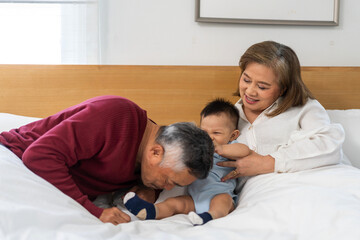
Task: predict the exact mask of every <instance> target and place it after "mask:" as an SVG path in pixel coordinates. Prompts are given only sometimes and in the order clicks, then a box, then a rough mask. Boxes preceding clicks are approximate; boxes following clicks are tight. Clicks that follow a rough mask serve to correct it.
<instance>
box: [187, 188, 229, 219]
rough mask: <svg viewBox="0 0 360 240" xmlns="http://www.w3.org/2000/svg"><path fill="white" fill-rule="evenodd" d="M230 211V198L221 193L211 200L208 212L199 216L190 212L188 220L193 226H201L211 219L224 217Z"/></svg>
mask: <svg viewBox="0 0 360 240" xmlns="http://www.w3.org/2000/svg"><path fill="white" fill-rule="evenodd" d="M232 210H234V203H233V199H232V197H231V196H230V195H229V194H227V193H221V194H218V195H216V196H215V197H213V199H211V201H210V207H209V211H208V212H203V213H200V214H196V213H194V212H191V213H190V214H189V218H190V221H191V222H192V223H193V224H194V225H202V224H205V223H207V222H208V221H210V220H212V219H217V218H221V217H224V216H226V215H228V214H229V213H230V212H231V211H232Z"/></svg>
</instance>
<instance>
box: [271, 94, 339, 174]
mask: <svg viewBox="0 0 360 240" xmlns="http://www.w3.org/2000/svg"><path fill="white" fill-rule="evenodd" d="M309 101H311V102H310V103H309V102H308V103H307V104H306V105H305V106H304V107H303V110H302V111H301V113H300V114H301V115H300V116H299V128H300V129H299V130H297V131H294V132H292V133H291V135H290V139H289V141H288V142H287V143H286V144H284V145H281V146H279V147H278V149H277V151H275V152H273V153H272V154H270V155H271V156H272V157H273V158H275V172H295V171H300V170H305V169H311V168H316V167H321V166H326V165H332V164H337V163H339V162H340V160H341V158H342V143H343V142H344V139H345V137H344V135H345V134H344V130H343V128H342V126H341V125H340V124H331V123H330V119H329V117H328V115H327V113H326V110H325V109H324V108H323V107H322V106H321V105H320V103H318V102H317V101H315V100H309Z"/></svg>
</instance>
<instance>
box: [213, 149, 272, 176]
mask: <svg viewBox="0 0 360 240" xmlns="http://www.w3.org/2000/svg"><path fill="white" fill-rule="evenodd" d="M217 165H218V166H222V167H233V168H236V169H235V170H234V171H231V172H230V173H229V174H228V175H226V176H225V177H223V178H222V179H221V181H223V182H225V181H226V180H228V179H234V178H238V177H243V176H255V175H259V174H265V173H271V172H274V167H275V159H274V158H273V157H271V156H270V155H266V156H263V155H260V154H257V153H256V152H254V151H251V152H250V154H249V155H247V156H245V157H243V158H239V159H237V160H236V161H224V162H219V163H217Z"/></svg>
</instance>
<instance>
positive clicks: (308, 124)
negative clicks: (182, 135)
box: [218, 41, 344, 181]
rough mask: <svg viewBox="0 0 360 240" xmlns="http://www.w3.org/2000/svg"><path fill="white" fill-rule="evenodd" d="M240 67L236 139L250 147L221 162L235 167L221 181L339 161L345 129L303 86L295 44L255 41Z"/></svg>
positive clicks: (308, 167)
mask: <svg viewBox="0 0 360 240" xmlns="http://www.w3.org/2000/svg"><path fill="white" fill-rule="evenodd" d="M240 68H241V71H242V72H241V76H240V80H239V87H238V88H239V89H238V93H239V95H240V100H239V101H238V102H237V103H236V107H237V108H238V109H239V111H240V120H239V129H240V132H241V134H240V136H239V138H238V139H237V140H238V141H239V142H240V143H244V144H246V145H248V146H249V148H250V149H251V150H252V152H251V154H250V155H248V156H246V157H243V158H239V159H235V160H236V161H226V162H220V163H218V165H219V166H224V167H235V168H236V170H234V171H232V172H230V173H229V174H228V175H226V176H225V177H223V178H222V181H226V180H227V179H232V178H238V177H242V176H254V175H258V174H265V173H272V172H276V173H284V172H296V171H301V170H306V169H311V168H317V167H322V166H326V165H332V164H337V163H339V162H340V161H341V158H342V149H341V147H342V143H343V141H344V131H343V129H342V127H341V126H340V125H338V124H331V123H330V119H329V117H328V115H327V113H326V111H325V109H324V108H323V106H322V105H321V104H320V103H319V102H318V101H317V100H315V98H314V96H313V95H312V94H311V92H310V91H309V89H308V88H307V87H306V86H305V84H304V82H303V81H302V79H301V74H300V64H299V60H298V58H297V56H296V54H295V52H294V51H293V50H292V49H291V48H289V47H287V46H285V45H282V44H280V43H276V42H273V41H266V42H261V43H257V44H254V45H253V46H251V47H250V48H249V49H248V50H247V51H246V52H245V53H244V54H243V56H242V57H241V59H240Z"/></svg>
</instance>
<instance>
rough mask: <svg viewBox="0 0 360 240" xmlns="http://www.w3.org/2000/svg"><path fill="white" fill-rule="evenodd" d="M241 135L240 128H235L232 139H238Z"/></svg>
mask: <svg viewBox="0 0 360 240" xmlns="http://www.w3.org/2000/svg"><path fill="white" fill-rule="evenodd" d="M239 135H240V131H239V130H237V129H236V130H234V131H233V132H232V134H231V138H230V141H234V140H235V139H237V138H238V137H239Z"/></svg>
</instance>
